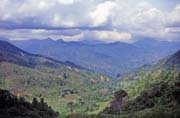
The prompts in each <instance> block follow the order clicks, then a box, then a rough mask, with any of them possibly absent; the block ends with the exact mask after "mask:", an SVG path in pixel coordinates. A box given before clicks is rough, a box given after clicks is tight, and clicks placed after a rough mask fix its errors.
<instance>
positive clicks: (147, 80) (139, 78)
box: [102, 51, 180, 118]
mask: <svg viewBox="0 0 180 118" xmlns="http://www.w3.org/2000/svg"><path fill="white" fill-rule="evenodd" d="M119 86H120V88H121V89H123V90H119V91H118V92H116V93H115V96H114V98H113V100H112V101H111V103H110V106H109V107H107V108H106V109H105V110H104V111H103V112H102V113H104V114H116V115H120V116H121V117H123V118H124V117H127V118H131V117H132V118H133V117H135V118H179V117H180V111H179V109H180V99H179V98H180V51H178V52H177V53H175V54H174V55H172V56H169V57H167V58H165V59H163V60H161V61H159V62H158V63H156V64H154V65H152V66H149V67H142V68H140V69H139V70H137V71H135V72H132V73H129V74H126V75H125V76H124V77H122V78H121V80H120V82H119Z"/></svg>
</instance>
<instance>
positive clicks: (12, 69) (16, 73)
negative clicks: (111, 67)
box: [0, 41, 113, 113]
mask: <svg viewBox="0 0 180 118" xmlns="http://www.w3.org/2000/svg"><path fill="white" fill-rule="evenodd" d="M110 81H111V80H110V79H109V78H108V77H107V76H104V75H101V74H98V73H95V72H92V71H89V70H86V69H83V68H81V67H79V66H77V65H75V64H73V63H71V62H65V63H63V62H59V61H56V60H53V59H51V58H47V57H43V56H39V55H33V54H30V53H27V52H25V51H23V50H21V49H19V48H17V47H15V46H13V45H11V44H10V43H8V42H5V41H0V87H1V88H4V89H7V90H10V91H11V92H12V93H14V94H15V95H17V96H25V97H26V98H27V99H30V98H32V97H44V98H45V99H46V101H47V102H48V103H49V104H50V105H51V106H53V108H55V109H56V110H58V111H60V112H64V113H67V112H70V111H69V109H67V108H66V105H67V104H68V103H69V102H74V104H76V107H77V112H80V111H83V112H87V111H93V110H94V109H98V106H97V105H96V103H97V102H98V101H103V100H104V101H105V100H106V99H108V96H107V97H105V95H106V94H111V91H112V90H113V88H111V87H110V86H111V82H110ZM88 96H91V97H90V98H88ZM86 98H88V99H86ZM79 100H83V102H84V103H85V104H84V106H83V107H80V105H79V104H80V103H79ZM88 104H90V105H88ZM82 109H83V110H82Z"/></svg>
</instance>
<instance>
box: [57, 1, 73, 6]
mask: <svg viewBox="0 0 180 118" xmlns="http://www.w3.org/2000/svg"><path fill="white" fill-rule="evenodd" d="M57 1H58V2H59V3H60V4H65V5H68V4H73V3H74V2H75V0H57Z"/></svg>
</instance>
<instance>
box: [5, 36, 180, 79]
mask: <svg viewBox="0 0 180 118" xmlns="http://www.w3.org/2000/svg"><path fill="white" fill-rule="evenodd" d="M8 41H9V42H11V43H12V44H14V45H16V46H17V47H19V48H21V49H23V50H25V51H28V52H30V53H33V54H40V55H44V56H47V57H51V58H53V59H56V60H59V61H70V62H73V63H75V64H77V65H80V66H81V67H84V68H87V69H90V70H94V71H97V72H100V73H103V74H106V75H109V76H111V77H114V78H115V77H116V76H121V75H122V74H124V73H127V72H130V71H132V70H135V69H136V68H138V67H141V66H143V65H148V64H151V63H152V62H156V61H158V60H160V59H162V58H164V57H166V56H168V55H170V54H173V53H175V52H176V51H177V50H178V49H179V47H180V43H179V42H167V41H158V40H153V39H145V38H144V39H143V38H142V39H141V40H138V41H136V42H134V43H131V44H128V43H121V42H115V43H104V42H99V41H95V40H94V41H79V42H65V41H63V40H52V39H49V38H48V39H43V40H36V39H32V40H20V41H19V40H8Z"/></svg>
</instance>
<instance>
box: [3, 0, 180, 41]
mask: <svg viewBox="0 0 180 118" xmlns="http://www.w3.org/2000/svg"><path fill="white" fill-rule="evenodd" d="M0 37H5V38H8V39H11V40H28V39H46V38H51V39H54V40H58V39H63V40H65V41H81V40H99V41H104V42H116V41H120V42H126V43H131V42H134V41H136V40H138V39H141V38H147V39H149V38H152V39H156V40H163V41H180V2H179V0H0Z"/></svg>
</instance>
